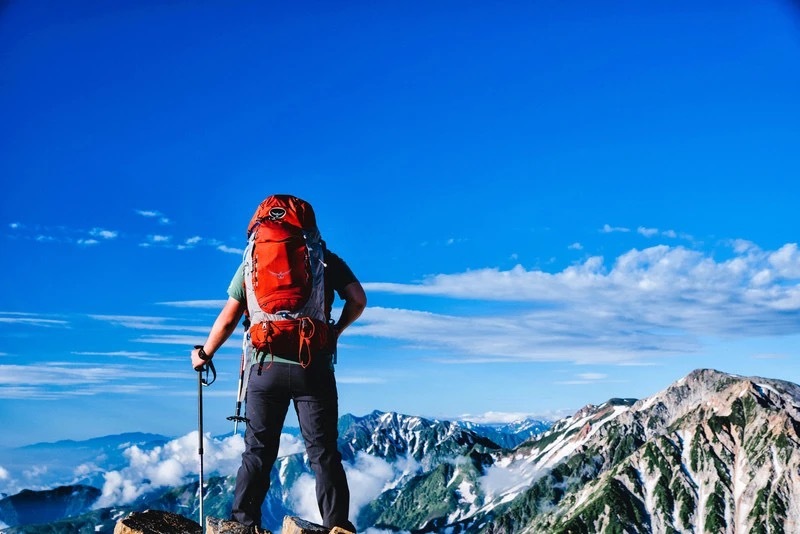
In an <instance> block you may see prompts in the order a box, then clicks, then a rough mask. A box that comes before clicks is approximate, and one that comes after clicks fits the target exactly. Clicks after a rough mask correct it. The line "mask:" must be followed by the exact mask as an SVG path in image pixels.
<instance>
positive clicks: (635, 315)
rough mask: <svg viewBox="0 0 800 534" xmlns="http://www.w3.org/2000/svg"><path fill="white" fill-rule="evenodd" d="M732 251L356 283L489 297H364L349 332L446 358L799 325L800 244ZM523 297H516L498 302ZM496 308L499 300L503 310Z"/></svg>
mask: <svg viewBox="0 0 800 534" xmlns="http://www.w3.org/2000/svg"><path fill="white" fill-rule="evenodd" d="M733 247H734V249H733V256H732V257H730V258H728V259H726V260H723V261H718V260H716V259H715V258H714V257H712V256H709V255H706V254H704V253H702V252H699V251H694V250H689V249H686V248H684V247H669V246H665V245H659V246H654V247H650V248H646V249H644V250H636V249H634V250H630V251H628V252H626V253H624V254H622V255H620V256H619V257H617V258H616V259H615V260H614V261H613V262H612V263H611V264H607V263H606V262H605V261H604V260H603V258H601V257H592V258H588V259H586V260H585V261H583V262H582V263H580V264H577V265H573V266H570V267H567V268H565V269H564V270H562V271H560V272H556V273H549V272H545V271H541V270H526V269H525V268H523V267H522V266H519V265H518V266H516V267H514V268H512V269H510V270H506V271H502V270H499V269H480V270H474V271H467V272H464V273H458V274H440V275H433V276H429V277H427V278H425V279H424V280H423V281H422V282H420V283H416V284H396V283H366V284H364V287H365V289H366V290H367V292H387V293H393V294H397V295H432V296H440V297H445V298H456V299H470V300H485V301H493V302H495V304H493V305H492V306H491V307H492V310H493V314H492V315H491V316H482V315H480V309H481V308H480V307H476V308H474V309H475V312H474V315H442V314H434V313H429V312H424V311H415V310H408V309H392V308H380V307H374V306H373V307H368V308H367V310H366V311H365V313H364V315H363V316H362V318H361V319H360V320H359V322H358V323H356V324H355V325H354V326H352V327H351V328H350V329H348V334H351V335H364V336H371V337H377V338H383V339H392V340H395V341H398V340H399V341H401V342H404V343H405V344H406V345H407V347H409V348H420V349H424V348H426V347H427V348H433V349H443V350H444V351H445V352H446V353H448V354H451V355H452V356H451V358H452V360H453V361H463V360H467V361H469V360H470V359H473V361H476V360H481V359H482V360H484V361H487V362H488V361H497V359H498V358H499V359H502V360H503V361H509V360H517V361H530V360H535V361H548V360H549V361H557V360H561V361H574V362H599V361H603V362H616V363H623V362H626V363H632V362H641V361H642V357H643V356H646V355H647V354H658V353H686V352H694V351H697V350H699V348H700V347H701V340H703V341H704V340H706V339H708V338H709V337H712V338H713V337H742V336H767V335H789V334H794V333H796V332H797V331H798V329H800V319H799V318H798V313H797V312H800V251H798V247H797V244H794V243H790V244H786V245H784V246H783V247H781V248H780V249H778V250H775V251H764V250H761V249H759V248H758V247H757V246H755V245H753V244H752V243H748V242H743V241H737V242H735V243H733ZM504 301H507V302H509V303H511V302H517V303H519V302H522V303H526V304H527V305H523V306H520V305H519V304H509V305H507V306H505V307H504V305H503V304H502V303H503V302H504ZM506 308H507V309H506Z"/></svg>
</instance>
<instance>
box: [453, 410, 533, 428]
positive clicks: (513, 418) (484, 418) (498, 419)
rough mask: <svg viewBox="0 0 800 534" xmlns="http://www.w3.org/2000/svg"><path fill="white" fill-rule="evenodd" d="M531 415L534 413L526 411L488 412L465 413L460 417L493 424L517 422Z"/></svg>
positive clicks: (464, 419) (472, 421)
mask: <svg viewBox="0 0 800 534" xmlns="http://www.w3.org/2000/svg"><path fill="white" fill-rule="evenodd" d="M529 417H533V415H532V414H528V413H524V412H486V413H482V414H464V415H461V416H459V417H458V419H460V420H462V421H469V422H471V423H478V424H482V425H493V424H507V423H516V422H517V421H522V420H524V419H527V418H529Z"/></svg>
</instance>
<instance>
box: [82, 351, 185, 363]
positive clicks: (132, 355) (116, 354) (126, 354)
mask: <svg viewBox="0 0 800 534" xmlns="http://www.w3.org/2000/svg"><path fill="white" fill-rule="evenodd" d="M72 354H74V355H76V356H107V357H109V358H127V359H131V360H142V361H153V362H162V361H181V360H182V359H181V358H169V357H164V356H161V355H158V354H154V353H151V352H142V351H128V350H116V351H108V352H89V351H83V352H73V353H72Z"/></svg>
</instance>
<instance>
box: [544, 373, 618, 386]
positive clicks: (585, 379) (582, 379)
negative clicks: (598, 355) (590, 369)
mask: <svg viewBox="0 0 800 534" xmlns="http://www.w3.org/2000/svg"><path fill="white" fill-rule="evenodd" d="M606 378H608V375H606V374H603V373H578V375H577V377H576V378H575V379H574V380H561V381H557V382H556V384H563V385H572V386H579V385H584V384H591V383H593V382H598V381H600V380H605V379H606Z"/></svg>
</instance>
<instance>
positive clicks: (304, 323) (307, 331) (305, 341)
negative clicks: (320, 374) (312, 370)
mask: <svg viewBox="0 0 800 534" xmlns="http://www.w3.org/2000/svg"><path fill="white" fill-rule="evenodd" d="M312 337H314V321H312V320H311V319H309V318H308V317H301V318H300V346H299V347H298V350H297V361H298V362H299V363H300V367H302V368H303V369H305V368H306V367H308V366H309V365H311V338H312ZM303 347H305V348H306V353H307V354H308V361H307V362H305V363H304V362H303Z"/></svg>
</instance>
